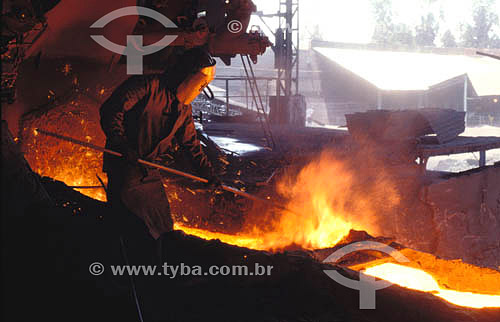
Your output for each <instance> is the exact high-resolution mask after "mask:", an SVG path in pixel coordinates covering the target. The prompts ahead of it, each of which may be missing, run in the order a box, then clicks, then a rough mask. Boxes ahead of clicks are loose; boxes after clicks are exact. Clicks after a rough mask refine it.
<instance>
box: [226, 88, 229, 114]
mask: <svg viewBox="0 0 500 322" xmlns="http://www.w3.org/2000/svg"><path fill="white" fill-rule="evenodd" d="M226 116H229V79H226Z"/></svg>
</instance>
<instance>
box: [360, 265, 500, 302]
mask: <svg viewBox="0 0 500 322" xmlns="http://www.w3.org/2000/svg"><path fill="white" fill-rule="evenodd" d="M364 274H366V275H370V276H374V277H377V278H380V279H383V280H386V281H389V282H392V283H394V284H397V285H399V286H402V287H406V288H409V289H412V290H417V291H422V292H428V293H432V294H433V295H435V296H438V297H440V298H442V299H444V300H446V301H447V302H449V303H452V304H455V305H458V306H465V307H471V308H477V309H482V308H486V307H500V295H486V294H477V293H471V292H459V291H454V290H447V289H443V288H442V287H441V286H439V284H438V283H437V282H436V280H435V279H434V277H432V275H430V274H429V273H426V272H424V271H422V270H419V269H416V268H412V267H406V266H402V265H398V264H393V263H385V264H381V265H378V266H373V267H369V268H367V269H366V270H365V271H364Z"/></svg>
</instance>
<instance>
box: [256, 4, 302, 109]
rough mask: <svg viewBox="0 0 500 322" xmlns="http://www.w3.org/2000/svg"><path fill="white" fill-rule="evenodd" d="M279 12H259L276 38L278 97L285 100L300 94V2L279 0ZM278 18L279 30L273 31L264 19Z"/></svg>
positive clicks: (274, 48) (274, 49)
mask: <svg viewBox="0 0 500 322" xmlns="http://www.w3.org/2000/svg"><path fill="white" fill-rule="evenodd" d="M279 1H280V3H279V11H278V12H277V13H275V14H263V13H262V12H260V11H258V12H257V13H256V15H257V16H259V17H260V19H261V20H262V22H263V23H264V25H266V27H267V28H268V29H269V31H271V32H272V34H273V35H274V37H275V44H274V46H273V47H272V49H273V51H274V53H275V68H276V69H277V70H278V77H277V78H278V86H277V87H276V88H277V89H276V96H277V97H278V99H279V98H280V97H282V94H283V96H284V97H285V99H288V98H289V97H291V96H293V95H297V94H299V61H300V60H299V58H300V54H299V41H300V30H299V23H300V15H299V0H279ZM276 17H278V20H279V24H278V29H277V30H276V31H273V30H272V29H271V28H270V27H269V25H268V24H267V23H266V21H265V20H264V18H276Z"/></svg>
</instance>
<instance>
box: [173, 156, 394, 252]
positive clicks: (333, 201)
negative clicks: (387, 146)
mask: <svg viewBox="0 0 500 322" xmlns="http://www.w3.org/2000/svg"><path fill="white" fill-rule="evenodd" d="M352 172H353V170H352V168H351V167H349V165H348V164H346V162H341V161H339V160H337V159H336V158H335V157H334V155H333V154H331V153H328V152H325V153H323V154H322V155H321V156H320V157H319V158H318V159H316V160H313V161H311V162H310V163H309V164H307V165H306V166H304V167H303V168H302V169H301V170H300V171H298V173H294V174H289V175H285V176H284V177H283V178H282V180H281V181H280V182H279V184H278V186H277V190H278V193H279V194H280V195H282V196H283V197H284V198H286V199H287V200H290V201H289V202H288V204H287V205H286V206H287V208H289V209H292V210H293V212H289V211H280V212H279V213H274V212H273V211H271V210H269V211H268V213H258V214H249V215H248V219H247V221H246V222H245V225H244V229H243V230H242V232H241V233H240V234H238V235H226V234H220V233H213V232H210V231H207V230H202V229H193V228H188V227H186V226H185V224H181V223H177V224H176V229H181V230H183V231H184V232H186V233H188V234H192V235H196V236H198V237H200V238H204V239H220V240H221V241H223V242H225V243H228V244H233V245H237V246H241V247H247V248H252V249H259V250H280V249H285V248H287V247H289V246H292V245H295V246H299V247H301V248H304V249H311V250H312V249H321V248H328V247H332V246H334V245H336V244H337V243H338V242H339V241H340V240H341V239H342V238H343V237H345V236H346V235H347V234H349V231H350V230H351V229H364V230H368V231H370V232H373V231H376V226H375V225H374V224H372V223H371V221H372V219H373V218H374V209H373V203H374V202H373V198H376V199H377V200H378V201H380V200H384V201H385V202H386V203H389V204H390V203H396V202H398V201H399V198H398V196H397V194H396V193H395V192H394V189H393V188H392V185H391V183H390V182H388V181H387V180H385V179H381V178H376V179H375V182H374V184H373V186H374V187H373V188H377V189H378V188H379V189H381V190H382V191H383V196H375V195H371V194H370V196H365V195H364V194H358V195H356V199H353V197H352V196H353V195H354V189H355V188H356V186H357V185H359V182H358V181H357V179H356V178H355V177H354V175H353V173H352ZM355 214H359V215H355Z"/></svg>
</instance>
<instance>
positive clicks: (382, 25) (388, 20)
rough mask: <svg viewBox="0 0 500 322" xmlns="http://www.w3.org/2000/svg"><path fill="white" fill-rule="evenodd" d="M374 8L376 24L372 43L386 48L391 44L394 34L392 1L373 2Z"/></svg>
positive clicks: (377, 0) (373, 0)
mask: <svg viewBox="0 0 500 322" xmlns="http://www.w3.org/2000/svg"><path fill="white" fill-rule="evenodd" d="M372 8H373V14H374V16H375V22H376V24H375V31H374V32H373V36H372V41H373V42H374V43H376V44H378V45H380V46H381V47H384V48H385V47H387V46H388V45H389V44H390V42H391V38H392V34H393V32H394V24H393V22H392V1H391V0H372Z"/></svg>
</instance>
